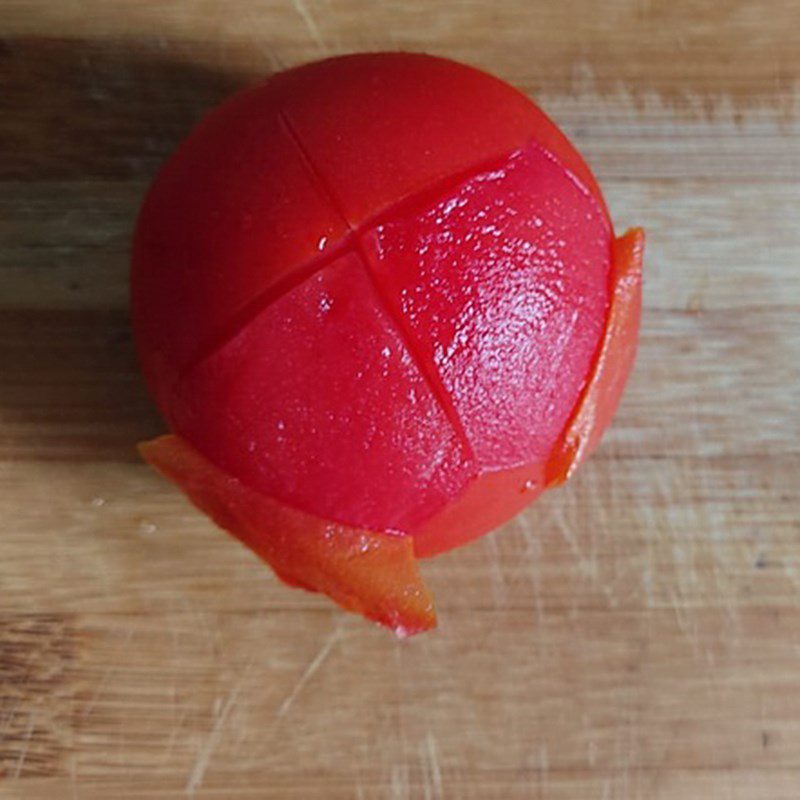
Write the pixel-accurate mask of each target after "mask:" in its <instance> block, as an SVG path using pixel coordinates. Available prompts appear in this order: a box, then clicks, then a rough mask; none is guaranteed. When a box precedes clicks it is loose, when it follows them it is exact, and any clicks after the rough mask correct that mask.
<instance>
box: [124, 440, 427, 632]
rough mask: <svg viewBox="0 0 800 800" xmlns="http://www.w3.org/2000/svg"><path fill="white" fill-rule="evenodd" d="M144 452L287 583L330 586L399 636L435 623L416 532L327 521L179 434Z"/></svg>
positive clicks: (144, 446) (343, 601)
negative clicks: (246, 479)
mask: <svg viewBox="0 0 800 800" xmlns="http://www.w3.org/2000/svg"><path fill="white" fill-rule="evenodd" d="M139 451H140V453H141V455H142V457H143V458H144V459H145V461H147V462H148V463H149V464H150V465H151V466H153V467H154V468H155V469H156V470H157V471H158V472H160V473H161V474H162V475H164V477H166V478H168V479H169V480H170V481H172V482H173V483H175V484H177V486H178V487H179V488H180V489H182V490H183V492H184V493H185V494H186V495H187V496H188V498H189V499H190V500H191V501H192V503H194V505H196V506H197V507H198V508H199V509H200V510H201V511H203V512H205V513H206V514H207V515H208V516H210V517H211V518H212V519H213V520H214V522H216V523H217V524H218V525H219V526H221V527H222V528H225V530H227V531H228V532H229V533H231V534H232V535H233V536H235V537H236V538H237V539H239V540H240V541H241V542H242V543H243V544H245V545H246V546H247V547H249V548H250V549H251V550H252V551H253V552H254V553H256V555H258V556H259V557H260V558H261V559H263V560H264V561H266V562H267V563H268V564H269V565H270V566H271V567H272V568H273V570H274V571H275V573H276V575H277V576H278V577H279V578H281V580H283V581H284V582H285V583H287V584H289V585H291V586H296V587H300V588H304V589H307V590H309V591H315V592H322V593H324V594H327V595H328V596H329V597H330V598H331V599H332V600H334V602H336V603H338V604H339V605H340V606H342V607H343V608H345V609H347V610H349V611H355V612H357V613H360V614H363V615H364V616H365V617H367V618H368V619H371V620H373V621H375V622H378V623H380V624H381V625H384V626H386V627H388V628H391V629H392V630H393V631H394V632H395V634H397V635H398V636H400V637H405V636H410V635H412V634H415V633H420V632H422V631H425V630H429V629H430V628H434V627H435V626H436V613H435V611H434V608H433V598H432V596H431V594H430V592H429V591H428V589H427V587H426V586H425V584H424V583H423V582H422V578H421V576H420V574H419V569H418V565H417V561H416V559H415V557H414V546H413V541H412V539H411V537H408V536H402V535H393V534H388V533H376V532H373V531H368V530H361V529H357V528H351V527H347V526H345V525H340V524H337V523H333V522H328V521H325V520H323V519H320V518H319V517H316V516H312V515H311V514H308V513H305V512H303V511H299V510H297V509H294V508H291V507H289V506H287V505H284V504H283V503H279V502H277V501H275V500H273V499H271V498H269V497H266V496H265V495H263V494H261V493H259V492H256V491H254V490H253V489H250V488H249V487H247V486H245V485H244V484H243V483H242V482H241V481H239V480H237V479H236V478H234V477H232V476H230V475H228V474H227V473H225V472H224V471H222V470H221V469H219V468H218V467H216V466H215V465H214V464H212V463H211V462H210V461H209V460H208V459H207V458H205V456H203V455H202V454H201V453H199V452H198V451H197V450H196V449H195V448H194V447H192V446H191V445H190V444H189V443H188V442H187V441H186V440H185V439H183V438H181V437H180V436H175V435H166V436H159V437H158V438H156V439H153V440H151V441H148V442H143V443H141V444H140V445H139Z"/></svg>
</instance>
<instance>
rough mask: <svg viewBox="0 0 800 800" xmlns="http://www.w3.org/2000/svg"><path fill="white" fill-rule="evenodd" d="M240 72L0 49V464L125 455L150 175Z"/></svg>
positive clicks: (147, 430) (121, 55)
mask: <svg viewBox="0 0 800 800" xmlns="http://www.w3.org/2000/svg"><path fill="white" fill-rule="evenodd" d="M242 84H243V79H242V78H241V77H240V76H237V75H233V74H226V73H225V72H223V71H219V70H214V69H211V68H208V67H205V66H198V65H197V64H193V63H189V62H188V61H187V60H184V59H183V58H182V57H180V54H177V53H170V52H169V51H167V50H165V49H164V48H163V46H161V45H159V44H158V43H157V42H143V41H142V42H135V41H125V42H120V41H79V40H65V39H55V40H54V39H31V38H27V39H6V40H3V41H2V42H0V86H2V91H0V376H2V378H0V414H1V415H2V417H1V419H2V424H1V425H0V458H3V459H14V460H17V459H26V458H27V459H59V460H60V459H63V460H89V459H96V460H133V459H136V458H137V456H136V454H135V451H134V449H133V445H134V443H135V442H136V441H138V440H141V439H144V438H147V437H149V436H151V435H153V434H154V433H156V432H158V431H159V430H162V429H163V425H162V424H161V423H160V421H159V420H158V418H157V415H156V413H155V411H154V410H153V408H152V405H151V404H150V401H149V399H148V398H147V395H146V392H145V390H144V387H143V385H142V382H141V380H140V378H139V373H138V369H137V366H136V363H135V357H134V353H133V346H132V341H131V335H130V331H129V326H128V318H127V294H128V259H129V244H130V239H131V235H132V232H133V226H134V223H135V218H136V213H137V211H138V207H139V204H140V202H141V199H142V196H143V194H144V192H145V191H146V189H147V186H148V184H149V182H150V181H151V180H152V178H153V176H154V174H155V172H156V170H157V169H158V166H159V165H160V164H161V162H162V161H163V160H164V159H165V158H166V157H167V156H168V155H169V153H170V152H171V151H172V150H173V149H174V147H175V146H176V145H177V143H178V142H179V141H180V140H181V139H182V138H183V137H184V136H185V135H186V134H187V133H188V131H189V130H190V128H191V127H192V125H193V124H194V123H195V122H196V121H197V120H198V119H199V118H200V117H201V116H202V115H203V113H204V112H205V111H207V110H208V109H209V108H210V107H212V106H213V105H215V104H217V103H218V102H219V101H220V100H222V99H223V98H224V97H225V96H226V95H228V94H230V93H231V92H232V91H234V90H235V89H237V88H238V87H239V86H241V85H242Z"/></svg>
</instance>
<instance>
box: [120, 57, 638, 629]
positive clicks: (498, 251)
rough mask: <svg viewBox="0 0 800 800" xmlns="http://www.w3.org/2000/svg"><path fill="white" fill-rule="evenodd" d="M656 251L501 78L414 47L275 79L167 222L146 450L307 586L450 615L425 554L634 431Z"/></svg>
mask: <svg viewBox="0 0 800 800" xmlns="http://www.w3.org/2000/svg"><path fill="white" fill-rule="evenodd" d="M642 242H643V239H642V235H641V232H638V231H637V232H633V233H630V234H627V235H626V236H625V237H623V238H622V239H617V240H614V237H613V229H612V226H611V222H610V220H609V217H608V211H607V208H606V206H605V202H604V200H603V197H602V194H601V192H600V189H599V187H598V185H597V183H596V181H595V179H594V177H593V176H592V174H591V172H590V171H589V169H588V167H587V166H586V164H585V163H584V162H583V160H582V158H581V157H580V155H579V154H578V153H577V151H575V149H574V148H573V147H572V145H571V144H570V143H569V141H568V140H567V139H566V137H565V136H564V135H563V134H562V133H561V132H560V131H559V130H558V128H557V127H556V126H555V125H554V124H553V123H552V122H551V121H550V120H549V119H548V118H547V117H546V116H545V115H544V114H543V112H541V110H540V109H538V107H537V106H535V105H534V104H533V103H532V102H531V101H530V100H529V99H528V98H526V97H525V96H524V95H522V94H521V93H519V92H518V91H517V90H515V89H513V88H512V87H510V86H508V85H507V84H505V83H503V82H502V81H499V80H498V79H496V78H493V77H491V76H489V75H486V74H485V73H482V72H480V71H478V70H475V69H473V68H471V67H467V66H464V65H461V64H457V63H455V62H452V61H448V60H446V59H441V58H436V57H431V56H424V55H419V54H409V53H376V54H361V55H353V56H345V57H339V58H333V59H328V60H326V61H321V62H316V63H314V64H309V65H306V66H303V67H299V68H296V69H293V70H289V71H287V72H284V73H281V74H279V75H276V76H274V77H273V78H271V79H270V80H269V81H267V82H266V83H264V84H263V85H261V86H257V87H254V88H251V89H247V90H245V91H242V92H240V93H238V94H237V95H235V96H234V97H232V98H231V99H230V100H229V101H227V102H226V103H224V104H222V105H221V106H220V107H218V108H217V109H215V110H213V111H212V112H211V113H210V114H209V115H208V116H207V117H206V118H205V119H204V120H203V121H202V122H201V123H200V124H199V125H198V126H197V128H196V129H195V130H194V131H193V132H192V133H191V134H190V136H189V137H188V138H187V139H186V140H185V142H184V143H183V144H182V145H181V146H180V147H179V148H178V150H177V151H176V153H175V154H174V156H173V157H172V158H171V159H170V160H169V161H168V162H167V164H166V165H165V166H164V167H163V168H162V170H161V172H160V174H159V176H158V178H157V180H156V181H155V183H154V185H153V187H152V188H151V190H150V192H149V193H148V196H147V198H146V200H145V203H144V205H143V208H142V211H141V213H140V218H139V222H138V225H137V231H136V235H135V239H134V248H133V258H132V275H131V285H132V292H131V297H132V299H131V311H132V318H133V326H134V332H135V337H136V343H137V350H138V353H139V358H140V361H141V365H142V370H143V373H144V376H145V379H146V381H147V383H148V386H149V388H150V390H151V393H152V394H153V397H154V399H155V401H156V404H157V405H158V407H159V409H160V410H161V412H162V414H163V415H164V416H165V418H166V419H167V421H168V423H169V425H170V427H171V429H172V430H173V432H174V434H175V435H174V436H171V437H162V438H161V439H158V440H156V441H155V442H154V443H148V444H146V445H144V446H143V454H144V456H145V458H146V459H147V460H148V461H150V462H151V463H152V464H153V465H154V466H156V468H157V469H159V470H160V471H161V472H163V473H164V474H165V475H167V477H169V478H170V479H171V480H173V481H175V482H176V483H177V484H178V485H179V486H180V487H181V488H182V489H183V490H184V491H185V492H186V493H187V494H188V495H189V497H190V498H191V499H192V500H193V502H195V504H197V505H198V506H199V507H200V508H201V509H203V510H205V511H206V512H207V513H209V514H210V515H211V516H212V518H214V519H215V520H217V521H218V522H219V524H221V525H222V527H225V528H226V529H228V530H230V531H231V532H232V533H233V534H234V535H235V536H237V537H238V538H240V539H241V540H242V541H244V542H245V544H247V545H248V546H250V547H251V548H252V549H253V550H255V551H256V552H257V553H258V554H259V555H260V556H261V557H262V558H264V559H265V560H266V561H267V562H268V563H270V564H271V565H272V566H273V568H274V569H275V571H276V573H277V574H278V575H279V577H281V578H282V579H283V580H285V581H286V582H288V583H290V584H291V585H294V586H301V587H303V588H307V589H312V590H315V591H323V592H326V593H328V594H329V595H330V596H331V597H332V598H333V599H334V600H336V601H337V602H339V603H340V604H341V605H343V606H345V607H347V608H349V609H351V610H357V611H360V612H361V613H364V614H365V615H366V616H368V617H370V618H371V619H375V620H376V621H379V622H381V623H382V624H386V625H389V626H390V627H394V628H395V629H396V630H398V631H400V632H415V631H417V630H424V629H425V628H427V627H431V626H432V625H433V624H434V617H433V612H432V607H431V608H430V609H429V611H430V613H428V611H425V610H424V608H423V606H425V603H428V604H429V597H428V596H427V595H426V594H425V591H424V587H422V584H421V582H419V576H418V575H417V574H416V572H415V571H414V570H415V569H416V567H415V566H414V561H413V559H414V556H416V557H427V556H432V555H436V554H438V553H441V552H445V551H446V550H449V549H451V548H453V547H456V546H459V545H461V544H463V543H465V542H466V541H469V540H470V539H473V538H475V537H477V536H479V535H481V534H483V533H485V532H487V531H488V530H491V529H493V528H494V527H497V526H498V525H500V524H502V523H503V522H505V521H506V520H508V519H510V518H511V517H512V516H514V515H515V514H516V513H518V512H519V511H520V510H521V509H522V508H524V507H525V506H526V505H528V504H529V503H530V502H531V501H532V500H534V499H535V498H536V497H537V496H538V495H539V494H540V493H541V492H542V491H543V490H544V489H546V488H547V487H549V486H552V485H555V484H557V483H559V482H561V481H563V480H565V479H566V478H567V477H569V475H571V474H572V472H574V469H575V468H576V467H577V465H578V464H579V463H580V462H581V461H582V460H583V459H584V458H585V457H586V455H587V454H588V452H589V451H590V450H591V449H593V448H594V447H595V446H596V444H597V442H598V441H599V438H600V436H601V434H602V431H603V430H604V429H605V427H606V426H607V425H608V424H609V422H610V419H611V417H612V416H613V413H614V411H615V409H616V406H617V404H618V402H619V397H620V395H621V392H622V388H623V386H624V382H625V379H626V377H627V374H628V372H629V371H630V369H631V366H632V363H633V357H634V354H635V343H636V336H637V332H638V324H639V313H640V306H641V254H642ZM409 298H412V300H409ZM413 298H416V299H413ZM287 531H288V532H290V534H287ZM370 536H374V537H375V538H374V541H372V540H370V541H371V544H370V545H369V547H368V548H367V550H368V551H369V553H370V555H369V558H367V559H360V558H357V557H356V552H355V550H354V547H356V546H357V545H358V543H359V542H361V543H363V542H364V541H365V539H364V537H367V538H369V537H370ZM287 537H288V538H287ZM293 537H294V538H293ZM295 538H296V541H294V539H295ZM290 540H291V541H290ZM400 541H402V545H400V544H398V542H400ZM373 545H374V546H373ZM281 550H282V552H281ZM326 560H327V562H329V563H328V566H327V567H326ZM351 562H353V563H351ZM369 570H373V572H374V575H373V576H372V577H369V574H368V573H369ZM394 573H396V574H397V575H400V576H401V578H402V581H401V582H405V583H403V585H402V586H399V585H398V584H397V583H396V581H394V579H393V578H392V575H393V574H394ZM348 582H349V583H348ZM403 586H405V589H404V588H403ZM409 586H413V587H415V588H414V589H413V590H411V589H409V588H408V587H409ZM403 591H408V592H410V595H409V596H411V597H416V598H417V599H419V598H423V600H424V602H423V600H420V602H419V603H417V601H416V600H414V602H412V603H411V605H410V606H409V605H408V604H404V601H402V600H400V599H398V597H399V595H398V592H399V593H400V594H402V593H403ZM425 598H427V599H425ZM393 609H394V610H393ZM395 612H396V613H395Z"/></svg>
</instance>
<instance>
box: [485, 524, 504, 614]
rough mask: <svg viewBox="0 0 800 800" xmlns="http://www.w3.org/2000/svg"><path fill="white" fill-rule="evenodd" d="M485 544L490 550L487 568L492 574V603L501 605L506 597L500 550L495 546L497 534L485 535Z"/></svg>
mask: <svg viewBox="0 0 800 800" xmlns="http://www.w3.org/2000/svg"><path fill="white" fill-rule="evenodd" d="M486 546H487V547H488V548H489V549H490V550H491V551H492V556H491V558H490V559H489V569H490V570H491V575H492V594H493V595H494V603H495V605H496V606H501V605H503V601H504V600H505V598H506V587H505V580H504V578H503V570H502V569H501V568H500V550H499V549H498V547H497V536H495V535H491V536H487V537H486Z"/></svg>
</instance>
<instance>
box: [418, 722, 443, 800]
mask: <svg viewBox="0 0 800 800" xmlns="http://www.w3.org/2000/svg"><path fill="white" fill-rule="evenodd" d="M425 762H427V769H425ZM423 774H424V776H425V796H426V797H429V796H430V797H431V798H432V800H442V798H443V797H444V790H443V788H442V771H441V769H440V768H439V756H438V755H437V753H436V740H435V739H434V738H433V734H432V733H431V732H430V731H428V732H427V734H426V735H425V749H424V752H423Z"/></svg>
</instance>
